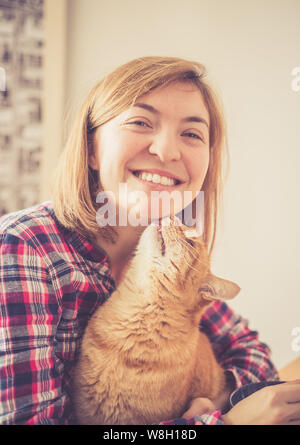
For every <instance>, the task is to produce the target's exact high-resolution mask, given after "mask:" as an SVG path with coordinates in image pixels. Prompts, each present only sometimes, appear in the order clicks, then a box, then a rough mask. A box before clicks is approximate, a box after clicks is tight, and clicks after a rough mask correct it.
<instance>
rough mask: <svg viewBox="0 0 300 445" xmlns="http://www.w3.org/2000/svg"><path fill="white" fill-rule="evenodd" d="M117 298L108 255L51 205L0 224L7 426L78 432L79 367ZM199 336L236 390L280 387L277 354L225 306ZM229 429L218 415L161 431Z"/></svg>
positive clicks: (3, 415)
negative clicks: (97, 315) (92, 324)
mask: <svg viewBox="0 0 300 445" xmlns="http://www.w3.org/2000/svg"><path fill="white" fill-rule="evenodd" d="M114 290H115V283H114V281H113V279H112V278H111V276H110V270H109V262H108V259H107V256H106V254H105V252H104V251H103V250H102V249H100V248H96V247H95V246H93V245H92V244H91V243H90V242H89V241H88V240H87V239H85V238H83V237H82V236H81V235H80V234H78V233H76V232H71V231H68V230H66V229H64V228H63V227H62V226H61V225H60V224H59V222H58V220H57V219H56V216H55V214H54V211H53V205H52V202H51V201H45V202H43V203H40V204H38V205H36V206H32V207H30V208H27V209H24V210H21V211H17V212H13V213H10V214H7V215H4V216H2V217H1V218H0V424H52V425H54V424H56V425H57V424H72V423H74V418H73V413H72V406H71V402H70V397H69V389H70V378H71V377H70V376H71V370H72V365H73V364H74V361H75V360H76V358H77V354H78V350H79V346H80V340H81V338H82V334H83V331H84V328H85V326H86V323H87V321H88V318H89V316H91V314H92V313H93V312H94V311H95V309H96V308H97V307H98V306H99V304H103V303H104V302H105V301H106V299H107V298H109V296H110V295H111V293H112V292H113V291H114ZM200 329H201V330H202V331H203V332H205V333H206V334H207V336H208V337H209V339H210V341H211V344H212V346H213V349H214V351H215V354H216V357H217V359H218V361H219V362H220V364H221V365H222V366H223V368H224V369H226V370H227V371H228V372H231V373H232V375H233V376H234V379H235V383H236V387H239V386H242V385H244V384H247V383H251V382H256V381H262V380H271V379H272V380H276V379H278V375H277V372H276V370H275V368H274V366H273V364H272V362H271V361H270V350H269V348H268V347H267V346H266V345H265V344H264V343H262V342H260V341H259V339H258V335H257V332H255V331H251V330H250V329H249V328H248V325H247V321H246V320H244V319H242V318H241V317H239V316H238V315H236V314H235V313H234V312H233V311H232V310H231V309H230V308H229V307H228V306H227V305H226V304H224V303H219V302H217V303H213V304H212V305H210V306H209V308H208V309H207V311H206V312H205V314H204V317H203V319H202V322H201V325H200ZM182 423H185V424H196V425H197V424H198V425H200V424H201V425H203V424H210V425H215V424H222V423H223V421H222V415H221V412H220V411H218V410H215V411H212V412H210V413H207V414H205V415H202V416H200V417H198V416H195V417H193V418H192V419H188V420H184V419H173V420H165V421H164V419H162V422H161V424H182Z"/></svg>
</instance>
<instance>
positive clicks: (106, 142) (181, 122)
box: [52, 57, 227, 249]
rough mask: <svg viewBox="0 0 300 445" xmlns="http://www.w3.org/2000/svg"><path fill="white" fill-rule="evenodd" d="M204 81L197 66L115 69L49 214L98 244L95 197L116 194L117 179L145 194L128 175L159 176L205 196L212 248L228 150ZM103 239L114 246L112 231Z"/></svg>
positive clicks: (73, 147)
mask: <svg viewBox="0 0 300 445" xmlns="http://www.w3.org/2000/svg"><path fill="white" fill-rule="evenodd" d="M206 77H207V73H206V69H205V67H204V66H203V65H201V64H200V63H197V62H192V61H187V60H183V59H178V58H172V57H170V58H164V57H143V58H140V59H137V60H133V61H131V62H128V63H127V64H125V65H122V66H120V67H118V68H117V69H116V70H115V71H113V72H112V73H110V74H109V75H108V76H106V77H105V78H104V79H102V80H101V81H100V82H99V83H98V84H97V85H96V86H95V87H94V88H93V89H92V91H91V92H90V94H89V96H88V97H87V99H86V101H85V103H84V104H83V106H82V108H81V110H80V112H79V114H78V118H77V120H76V122H75V124H74V129H73V131H72V132H71V135H70V138H69V141H68V143H67V145H66V148H65V151H64V153H63V155H62V158H61V161H60V164H59V167H58V169H57V174H56V178H55V180H54V181H53V188H52V191H53V197H54V207H55V212H56V214H57V216H58V218H59V219H60V221H61V222H62V224H63V225H64V226H66V227H68V228H70V229H75V230H78V231H79V232H80V233H82V234H83V235H84V236H87V235H88V236H89V237H90V236H91V235H92V234H94V235H95V236H99V227H98V225H97V224H96V223H95V221H96V220H95V214H96V211H97V209H98V207H97V203H96V195H97V193H99V192H100V191H101V190H103V189H104V190H112V191H115V185H116V182H114V181H115V180H116V178H117V177H118V180H119V181H122V182H124V181H125V182H126V181H127V182H128V184H130V185H131V186H132V187H133V188H137V189H144V188H145V187H143V186H142V184H141V183H139V182H138V181H136V179H135V178H136V176H133V175H131V172H133V171H134V172H137V171H138V172H139V173H142V172H150V173H157V174H159V175H160V176H164V177H171V178H172V177H173V178H175V179H177V180H179V181H180V182H181V184H175V185H176V186H177V188H178V189H179V188H180V190H182V191H183V190H185V189H187V190H188V189H191V190H192V189H193V188H194V191H196V190H198V191H199V190H201V188H202V190H205V197H204V199H205V212H204V214H205V223H204V226H205V233H204V237H205V240H206V241H207V243H208V245H210V247H211V249H212V248H213V244H214V240H215V234H216V223H217V210H218V203H219V199H220V196H221V184H222V173H223V172H222V157H223V158H224V155H226V150H227V145H226V133H225V124H224V119H223V113H222V107H221V104H220V100H219V99H218V98H217V96H216V95H215V93H214V91H213V89H212V88H211V87H210V86H209V83H208V81H207V79H206ZM174 118H175V119H174ZM87 133H88V137H86V135H87ZM129 146H130V147H129ZM183 146H184V147H185V148H184V150H183V149H182V147H183ZM157 150H159V151H160V152H157ZM179 158H180V159H179ZM177 160H178V162H177ZM208 160H210V162H209V165H208ZM70 165H74V170H73V169H70V168H69V166H70ZM100 165H101V168H100ZM87 169H88V171H89V177H88V182H87V178H86V175H85V172H86V171H87ZM74 173H75V174H74ZM126 175H127V176H126ZM125 176H126V177H125ZM75 178H76V180H75ZM196 178H197V184H196V181H195V179H196ZM156 179H157V178H156ZM143 180H145V178H144V179H143ZM113 182H114V184H113ZM148 187H150V186H148ZM83 203H84V206H83V205H82V204H83ZM176 210H177V211H178V209H176ZM179 210H182V209H179ZM74 215H76V217H77V218H76V219H74ZM118 235H119V234H118ZM101 236H102V237H103V239H105V240H109V241H116V238H117V234H116V231H115V230H114V228H113V227H106V228H105V229H103V230H102V231H101Z"/></svg>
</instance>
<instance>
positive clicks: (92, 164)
mask: <svg viewBox="0 0 300 445" xmlns="http://www.w3.org/2000/svg"><path fill="white" fill-rule="evenodd" d="M89 166H90V167H91V168H92V169H93V170H99V165H98V162H97V158H96V156H95V155H94V154H92V155H90V156H89Z"/></svg>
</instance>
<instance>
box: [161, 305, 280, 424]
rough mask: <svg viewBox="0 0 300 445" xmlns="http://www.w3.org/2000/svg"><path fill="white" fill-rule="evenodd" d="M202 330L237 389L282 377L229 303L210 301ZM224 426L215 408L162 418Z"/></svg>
mask: <svg viewBox="0 0 300 445" xmlns="http://www.w3.org/2000/svg"><path fill="white" fill-rule="evenodd" d="M200 330H201V331H202V332H204V333H205V334H206V335H207V337H208V338H209V340H210V342H211V344H212V347H213V350H214V353H215V355H216V359H217V360H218V362H219V363H220V365H221V366H222V367H223V369H224V370H225V371H226V373H231V375H232V377H233V378H234V382H235V388H239V387H241V386H243V385H246V384H248V383H254V382H260V381H265V380H279V376H278V372H277V370H276V369H275V367H274V365H273V363H272V361H271V358H270V354H271V351H270V349H269V347H268V346H267V345H266V344H265V343H262V342H261V341H260V340H259V337H258V333H257V331H253V330H250V329H249V327H248V321H247V320H246V319H244V318H242V317H240V316H239V315H237V314H235V313H234V312H233V310H232V309H230V308H229V306H227V304H226V303H223V302H216V303H213V304H211V305H210V306H209V307H208V309H207V310H206V311H205V313H204V314H203V316H202V319H201V323H200ZM179 424H185V425H223V424H224V422H223V419H222V413H221V411H220V410H214V411H211V412H209V413H206V414H203V415H201V416H194V417H193V418H190V419H183V418H179V419H174V420H168V421H162V422H161V423H160V425H179Z"/></svg>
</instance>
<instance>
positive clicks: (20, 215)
mask: <svg viewBox="0 0 300 445" xmlns="http://www.w3.org/2000/svg"><path fill="white" fill-rule="evenodd" d="M61 233H62V228H61V227H60V226H59V223H58V221H57V219H56V217H55V214H54V210H53V203H52V201H43V202H41V203H38V204H36V205H33V206H31V207H27V208H25V209H21V210H17V211H15V212H11V213H7V214H5V215H3V216H1V217H0V238H1V239H2V241H3V240H4V241H3V242H5V240H10V241H11V239H12V237H16V238H18V239H21V240H22V241H24V242H27V243H28V244H30V245H31V246H32V247H35V248H38V247H39V246H40V245H44V244H47V243H49V241H50V240H51V239H52V240H53V241H54V239H55V237H56V238H57V237H59V235H60V234H61Z"/></svg>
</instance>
